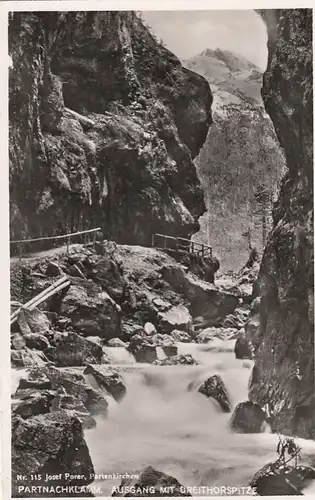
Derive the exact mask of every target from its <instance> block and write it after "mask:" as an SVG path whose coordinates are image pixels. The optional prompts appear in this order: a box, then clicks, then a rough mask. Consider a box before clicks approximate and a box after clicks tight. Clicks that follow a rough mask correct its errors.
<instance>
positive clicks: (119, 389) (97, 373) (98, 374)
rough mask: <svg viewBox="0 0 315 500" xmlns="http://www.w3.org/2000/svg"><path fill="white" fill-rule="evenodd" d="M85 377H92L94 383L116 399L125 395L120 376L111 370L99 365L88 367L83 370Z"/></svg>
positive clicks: (118, 399)
mask: <svg viewBox="0 0 315 500" xmlns="http://www.w3.org/2000/svg"><path fill="white" fill-rule="evenodd" d="M84 374H85V375H92V376H93V377H94V379H95V380H96V382H97V383H98V384H99V385H100V386H101V387H103V388H104V389H105V390H106V391H107V392H108V393H109V394H111V395H112V396H113V398H115V399H116V401H121V399H122V398H123V397H124V396H125V394H126V390H127V389H126V385H125V382H124V380H123V379H122V377H121V375H120V374H119V373H118V372H117V371H115V370H114V369H113V368H108V367H105V366H99V365H88V366H87V367H86V368H85V370H84Z"/></svg>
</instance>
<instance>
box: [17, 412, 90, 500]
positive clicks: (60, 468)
mask: <svg viewBox="0 0 315 500" xmlns="http://www.w3.org/2000/svg"><path fill="white" fill-rule="evenodd" d="M37 474H38V480H36V475H37ZM46 474H48V476H47V477H48V478H49V479H47V477H46ZM93 474H94V468H93V464H92V460H91V457H90V454H89V450H88V447H87V445H86V442H85V440H84V437H83V431H82V425H81V423H80V421H79V420H78V418H76V417H74V416H69V415H68V414H67V413H66V412H63V411H59V412H53V413H49V414H48V413H47V414H45V415H38V416H35V417H31V418H29V419H27V420H22V419H16V420H15V421H14V422H13V426H12V496H14V497H21V496H26V497H28V496H34V493H33V492H32V491H31V486H35V485H36V484H38V485H43V484H45V486H53V487H56V486H57V485H61V486H64V485H69V486H70V485H74V486H85V485H88V484H90V483H91V482H92V481H93ZM53 476H55V477H53ZM34 477H35V479H34ZM44 478H45V479H47V480H45V483H44V482H43V480H44ZM35 496H36V495H35ZM37 496H39V497H41V496H43V494H40V491H39V489H38V491H37Z"/></svg>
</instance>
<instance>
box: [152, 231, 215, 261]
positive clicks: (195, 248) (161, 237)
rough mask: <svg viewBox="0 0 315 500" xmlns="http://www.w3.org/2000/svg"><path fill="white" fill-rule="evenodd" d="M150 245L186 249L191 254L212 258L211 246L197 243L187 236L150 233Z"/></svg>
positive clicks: (161, 247) (164, 248)
mask: <svg viewBox="0 0 315 500" xmlns="http://www.w3.org/2000/svg"><path fill="white" fill-rule="evenodd" d="M152 247H155V248H157V249H158V250H166V249H169V250H171V249H174V250H186V252H189V253H190V254H192V255H198V256H201V257H203V258H207V257H210V258H212V247H210V246H209V245H205V244H204V243H198V242H197V241H191V240H188V239H187V238H180V237H175V236H168V235H166V234H159V233H154V234H152Z"/></svg>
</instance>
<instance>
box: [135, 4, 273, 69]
mask: <svg viewBox="0 0 315 500" xmlns="http://www.w3.org/2000/svg"><path fill="white" fill-rule="evenodd" d="M143 17H144V19H145V21H146V22H147V23H148V24H149V25H150V26H152V28H153V31H154V32H155V34H156V35H157V36H159V37H160V38H162V39H163V41H164V43H165V45H166V46H167V47H168V48H169V49H170V50H171V51H172V52H173V53H174V54H176V55H177V57H179V58H180V59H181V60H183V59H188V58H189V57H192V56H195V55H197V54H199V53H200V52H201V51H202V50H204V49H206V48H210V49H216V48H220V49H224V50H231V51H233V52H238V53H239V54H241V55H243V56H244V57H246V58H247V59H248V60H249V61H251V62H253V63H254V64H256V65H257V66H259V67H260V68H261V69H262V70H265V68H266V64H267V32H266V28H265V25H264V23H263V21H262V20H261V18H260V17H259V16H258V14H256V13H255V12H254V11H253V10H207V11H196V10H195V11H178V10H177V11H146V12H143Z"/></svg>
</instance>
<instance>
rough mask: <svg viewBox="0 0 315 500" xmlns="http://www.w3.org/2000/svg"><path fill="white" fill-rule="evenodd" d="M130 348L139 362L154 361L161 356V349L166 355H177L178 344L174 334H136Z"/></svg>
mask: <svg viewBox="0 0 315 500" xmlns="http://www.w3.org/2000/svg"><path fill="white" fill-rule="evenodd" d="M128 350H129V351H130V352H131V353H132V354H133V355H134V357H135V359H136V361H137V362H139V363H153V362H154V361H155V360H157V359H158V357H159V350H162V351H163V353H164V354H165V355H166V356H175V355H176V354H177V346H176V345H175V341H174V339H173V337H172V336H170V335H166V334H161V333H156V334H154V335H150V336H148V335H144V336H141V335H134V336H133V337H132V339H131V340H130V343H129V346H128Z"/></svg>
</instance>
